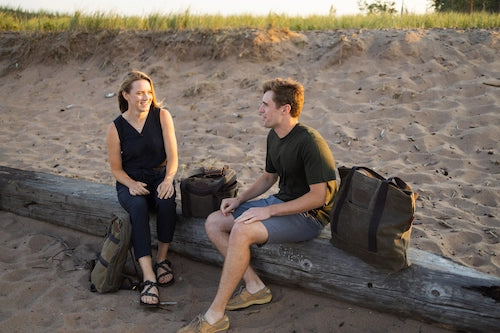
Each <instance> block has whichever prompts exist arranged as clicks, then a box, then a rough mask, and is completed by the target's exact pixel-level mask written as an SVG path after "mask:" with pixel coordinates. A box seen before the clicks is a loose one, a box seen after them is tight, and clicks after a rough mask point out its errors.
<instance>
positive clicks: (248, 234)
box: [205, 214, 267, 324]
mask: <svg viewBox="0 0 500 333" xmlns="http://www.w3.org/2000/svg"><path fill="white" fill-rule="evenodd" d="M221 216H223V215H222V214H221ZM223 217H224V218H226V217H225V216H223ZM231 219H232V217H231ZM209 222H210V223H209V226H208V227H207V228H209V229H210V233H211V234H212V232H213V231H214V230H213V229H212V227H213V225H212V222H213V221H209ZM227 222H228V220H227V219H224V220H219V223H215V224H218V225H219V227H220V228H219V231H217V232H214V233H213V234H212V235H211V236H210V235H209V237H210V239H211V240H212V241H213V242H214V244H215V246H216V247H217V249H218V250H219V251H221V254H222V255H224V253H225V260H224V266H223V268H222V275H221V279H220V282H219V287H218V289H217V294H216V296H215V298H214V300H213V302H212V304H211V305H210V307H209V309H208V310H207V312H206V313H205V319H206V320H207V321H208V322H209V323H210V324H213V323H215V322H217V321H218V320H220V319H221V318H222V317H223V316H224V313H225V309H226V305H227V302H228V301H229V299H230V298H231V296H232V295H233V292H234V290H235V289H236V287H237V286H238V284H239V283H240V281H241V279H242V278H243V279H244V280H245V283H246V287H247V288H250V286H251V287H252V289H253V288H254V287H255V288H258V289H257V290H255V292H256V291H258V290H260V289H262V288H263V287H264V286H265V285H264V283H263V282H262V281H261V280H260V278H259V277H258V276H257V274H256V273H255V272H254V270H253V269H252V268H251V267H250V265H249V264H250V246H251V245H252V244H259V243H263V242H265V241H266V240H267V229H266V228H265V227H264V225H263V224H262V223H261V222H254V223H250V224H234V222H233V223H232V224H233V226H232V228H231V230H230V234H228V233H227V227H228V225H229V224H228V223H227ZM215 229H217V228H215ZM208 232H209V231H208V230H207V233H208ZM222 251H224V252H222ZM247 279H248V280H247ZM247 283H248V284H247ZM249 285H250V286H249ZM257 286H258V287H257ZM247 290H248V291H249V292H252V290H249V289H247Z"/></svg>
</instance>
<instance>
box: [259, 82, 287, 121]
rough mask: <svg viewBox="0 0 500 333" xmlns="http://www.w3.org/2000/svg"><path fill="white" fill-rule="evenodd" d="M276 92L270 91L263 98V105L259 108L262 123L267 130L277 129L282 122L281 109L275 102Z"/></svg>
mask: <svg viewBox="0 0 500 333" xmlns="http://www.w3.org/2000/svg"><path fill="white" fill-rule="evenodd" d="M273 97H274V92H273V91H271V90H268V91H266V92H265V93H264V96H263V97H262V104H261V105H260V108H259V113H260V115H261V117H262V122H263V123H264V127H266V128H275V127H276V126H277V125H279V123H280V121H281V115H282V112H281V111H280V109H281V108H278V107H276V103H274V101H273Z"/></svg>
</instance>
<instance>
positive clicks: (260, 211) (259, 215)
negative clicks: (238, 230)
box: [234, 206, 271, 224]
mask: <svg viewBox="0 0 500 333" xmlns="http://www.w3.org/2000/svg"><path fill="white" fill-rule="evenodd" d="M270 217H271V209H270V206H267V207H252V208H250V209H248V210H246V211H245V212H244V213H243V214H241V215H240V216H239V217H238V218H237V219H236V220H234V222H235V223H244V224H249V223H253V222H258V221H264V220H267V219H268V218H270Z"/></svg>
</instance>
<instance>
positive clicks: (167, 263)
mask: <svg viewBox="0 0 500 333" xmlns="http://www.w3.org/2000/svg"><path fill="white" fill-rule="evenodd" d="M171 267H172V263H171V262H170V261H168V260H167V259H165V260H163V261H162V262H160V263H156V264H155V273H156V274H158V268H161V269H163V270H164V271H165V272H163V273H162V274H160V275H157V276H156V281H160V279H161V278H162V277H164V276H166V275H169V274H171V275H172V279H171V280H170V281H168V282H163V283H160V282H157V284H158V285H159V286H160V287H167V286H170V285H172V284H173V283H174V282H175V278H174V272H173V271H172V268H171Z"/></svg>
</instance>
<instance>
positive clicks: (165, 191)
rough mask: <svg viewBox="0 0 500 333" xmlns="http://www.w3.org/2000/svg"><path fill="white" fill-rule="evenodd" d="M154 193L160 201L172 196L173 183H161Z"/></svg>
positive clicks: (165, 181) (166, 181)
mask: <svg viewBox="0 0 500 333" xmlns="http://www.w3.org/2000/svg"><path fill="white" fill-rule="evenodd" d="M156 192H157V193H158V198H160V199H167V198H170V197H171V196H172V195H174V184H173V182H171V181H168V180H164V181H162V182H161V183H160V185H158V188H157V189H156Z"/></svg>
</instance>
